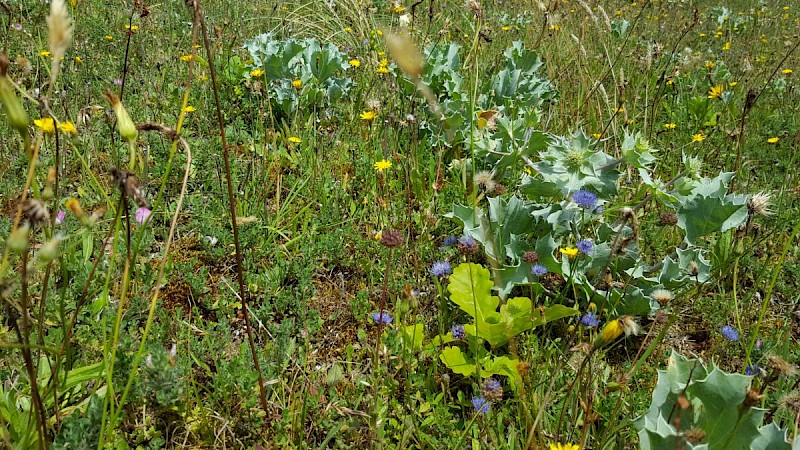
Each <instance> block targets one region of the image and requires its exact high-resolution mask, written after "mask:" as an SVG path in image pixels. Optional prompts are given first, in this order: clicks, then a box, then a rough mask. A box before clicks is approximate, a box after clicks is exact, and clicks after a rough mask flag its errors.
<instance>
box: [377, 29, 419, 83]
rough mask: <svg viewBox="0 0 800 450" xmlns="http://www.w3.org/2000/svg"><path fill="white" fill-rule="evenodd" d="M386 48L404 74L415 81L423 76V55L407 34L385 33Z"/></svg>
mask: <svg viewBox="0 0 800 450" xmlns="http://www.w3.org/2000/svg"><path fill="white" fill-rule="evenodd" d="M383 36H384V39H385V40H386V48H387V49H388V50H389V54H390V55H392V58H394V60H395V62H397V65H398V66H399V67H400V69H402V70H403V72H405V73H406V75H408V76H409V77H411V78H413V79H418V78H419V77H420V75H422V54H421V53H420V52H419V50H418V49H417V46H416V45H414V42H413V41H412V40H411V37H409V36H408V34H406V33H401V34H396V33H392V32H391V31H384V33H383Z"/></svg>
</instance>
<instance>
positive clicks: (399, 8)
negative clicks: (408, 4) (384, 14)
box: [394, 5, 406, 14]
mask: <svg viewBox="0 0 800 450" xmlns="http://www.w3.org/2000/svg"><path fill="white" fill-rule="evenodd" d="M405 10H406V8H405V7H403V6H401V5H397V6H395V7H394V12H395V14H403V12H404V11H405Z"/></svg>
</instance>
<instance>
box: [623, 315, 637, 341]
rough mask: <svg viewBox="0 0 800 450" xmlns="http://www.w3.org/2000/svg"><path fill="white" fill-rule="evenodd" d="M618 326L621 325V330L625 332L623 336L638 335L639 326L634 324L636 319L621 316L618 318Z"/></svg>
mask: <svg viewBox="0 0 800 450" xmlns="http://www.w3.org/2000/svg"><path fill="white" fill-rule="evenodd" d="M619 322H620V324H622V329H623V330H624V331H625V336H630V335H634V336H636V335H638V334H639V329H640V327H639V324H638V323H637V322H636V318H635V317H633V316H621V317H620V318H619Z"/></svg>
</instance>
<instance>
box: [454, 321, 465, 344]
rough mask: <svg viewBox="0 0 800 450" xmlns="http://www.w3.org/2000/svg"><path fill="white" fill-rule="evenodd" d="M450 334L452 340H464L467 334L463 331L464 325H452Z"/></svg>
mask: <svg viewBox="0 0 800 450" xmlns="http://www.w3.org/2000/svg"><path fill="white" fill-rule="evenodd" d="M450 333H451V334H452V335H453V339H459V340H460V339H464V338H465V337H467V332H466V331H464V325H461V324H457V325H453V328H450Z"/></svg>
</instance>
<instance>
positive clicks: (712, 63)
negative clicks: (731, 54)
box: [706, 61, 716, 70]
mask: <svg viewBox="0 0 800 450" xmlns="http://www.w3.org/2000/svg"><path fill="white" fill-rule="evenodd" d="M715 66H716V64H714V62H713V61H706V69H708V70H711V69H713V68H714V67H715Z"/></svg>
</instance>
